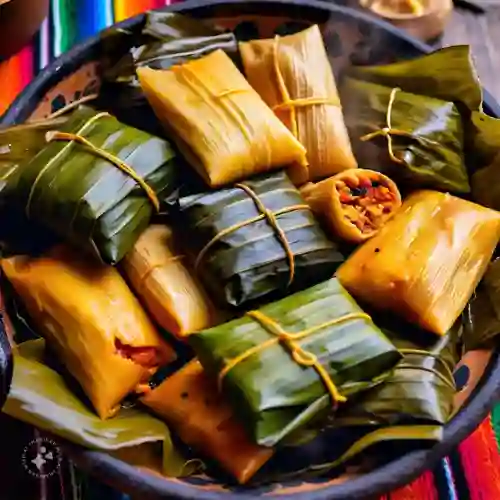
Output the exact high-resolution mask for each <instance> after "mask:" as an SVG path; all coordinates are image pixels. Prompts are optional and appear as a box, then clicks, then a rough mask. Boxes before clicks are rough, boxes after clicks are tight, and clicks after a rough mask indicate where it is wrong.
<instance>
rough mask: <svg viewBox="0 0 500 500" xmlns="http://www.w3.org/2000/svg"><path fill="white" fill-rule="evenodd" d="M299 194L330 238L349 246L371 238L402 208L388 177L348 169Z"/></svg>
mask: <svg viewBox="0 0 500 500" xmlns="http://www.w3.org/2000/svg"><path fill="white" fill-rule="evenodd" d="M300 193H301V194H302V196H303V197H304V200H305V201H306V202H307V203H308V205H309V206H310V207H311V210H312V211H313V212H314V214H315V215H317V216H318V218H320V219H321V220H323V221H324V222H325V223H326V225H327V226H328V227H329V229H330V231H331V234H332V235H333V236H337V237H340V238H343V239H345V240H347V241H349V242H352V243H361V242H362V241H365V240H367V239H369V238H371V237H373V236H374V235H375V234H377V232H378V231H379V230H380V228H381V227H382V226H383V225H384V224H385V223H386V222H387V221H388V220H389V219H391V218H392V217H393V216H394V214H395V213H396V212H397V210H398V209H399V208H400V207H401V195H400V193H399V190H398V188H397V186H396V184H395V183H394V182H393V181H392V180H391V179H389V177H387V176H385V175H383V174H381V173H380V172H374V171H373V170H365V169H362V168H356V169H350V170H347V171H345V172H341V173H340V174H337V175H334V176H333V177H331V178H329V179H325V180H323V181H320V182H317V183H308V184H306V185H305V186H304V187H303V188H302V189H301V190H300Z"/></svg>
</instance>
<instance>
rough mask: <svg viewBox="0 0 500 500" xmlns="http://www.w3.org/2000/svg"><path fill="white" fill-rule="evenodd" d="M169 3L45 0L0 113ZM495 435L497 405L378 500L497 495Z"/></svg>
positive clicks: (1, 69) (6, 84)
mask: <svg viewBox="0 0 500 500" xmlns="http://www.w3.org/2000/svg"><path fill="white" fill-rule="evenodd" d="M174 1H175V0H174ZM169 3H173V2H170V1H169V0H51V2H50V15H49V18H48V19H46V20H45V22H44V23H43V25H42V27H41V29H40V32H39V33H38V34H37V35H36V36H35V38H34V40H33V42H32V43H31V45H29V46H27V47H25V48H24V49H23V50H21V51H20V52H19V53H18V54H17V55H15V56H14V57H12V58H11V59H9V60H8V61H5V62H3V63H1V64H0V81H1V82H2V91H1V93H0V114H2V113H3V112H4V111H5V110H6V109H7V108H8V106H9V105H10V103H11V102H12V100H13V99H14V98H15V97H16V95H17V94H18V93H19V92H20V91H21V90H22V89H23V88H24V87H25V86H26V85H27V84H28V83H29V82H30V81H31V80H32V78H33V77H34V76H35V75H36V74H37V72H38V71H39V70H40V69H41V68H44V67H45V66H46V65H47V64H48V63H49V62H50V61H51V60H52V59H53V58H55V57H57V56H59V55H60V54H62V53H63V52H65V51H66V50H69V49H70V48H71V47H72V46H73V45H74V44H76V43H78V42H80V41H81V40H83V39H85V38H87V37H89V36H91V35H93V34H94V33H96V32H98V31H100V30H102V29H103V28H105V27H107V26H109V25H110V24H112V23H114V22H118V21H122V20H124V19H126V18H128V17H130V16H133V15H136V14H138V13H141V12H144V11H146V10H149V9H154V8H158V7H162V6H164V5H168V4H169ZM499 436H500V406H498V407H497V408H496V409H495V410H494V411H493V413H492V414H491V415H490V416H489V417H488V418H487V419H485V420H484V422H483V423H482V424H481V425H480V426H479V428H478V429H477V430H476V431H475V432H474V433H473V434H472V435H471V436H470V437H469V438H468V439H466V440H465V441H464V442H463V443H462V444H461V445H460V446H459V447H458V448H457V449H456V450H454V452H453V453H452V454H451V455H450V456H449V457H447V458H445V459H443V460H441V462H440V463H439V465H438V466H437V467H436V468H435V469H434V470H432V471H428V472H426V473H425V474H423V475H422V476H421V477H420V478H419V479H417V480H416V481H414V482H413V483H412V484H410V485H408V486H406V487H404V488H401V489H399V490H397V491H394V492H392V493H388V494H387V495H385V496H384V497H382V498H381V499H380V500H469V499H470V500H500V452H499V447H498V437H499ZM62 486H63V485H62V484H61V488H62ZM96 488H97V489H93V488H91V491H93V493H92V494H91V495H90V496H89V499H90V498H92V500H95V499H96V498H97V496H99V497H101V496H102V495H101V494H98V493H97V490H98V489H99V488H100V486H96ZM103 491H106V493H103V495H104V496H103V498H104V497H106V498H108V499H109V498H110V495H109V491H107V490H106V489H104V490H103ZM61 493H62V492H61ZM0 496H1V495H0ZM63 496H64V497H66V495H63ZM42 497H43V495H42ZM67 498H72V496H68V497H67Z"/></svg>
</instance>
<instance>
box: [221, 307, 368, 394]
mask: <svg viewBox="0 0 500 500" xmlns="http://www.w3.org/2000/svg"><path fill="white" fill-rule="evenodd" d="M246 316H248V317H250V318H252V319H253V320H254V321H256V322H257V323H259V324H260V326H262V328H264V330H266V331H267V332H269V333H270V334H272V335H273V337H271V338H270V339H269V340H266V341H265V342H262V343H261V344H259V345H256V346H254V347H251V348H250V349H247V350H246V351H244V352H242V353H241V354H239V355H238V356H236V357H235V358H233V359H230V360H229V361H227V363H226V364H225V366H224V368H223V369H222V370H221V371H220V372H219V376H218V384H219V391H220V390H221V389H222V383H223V381H224V377H225V376H226V375H227V374H228V372H229V371H230V370H232V369H233V368H234V367H235V366H236V365H238V364H239V363H242V362H243V361H245V360H246V359H248V358H249V357H250V356H253V355H254V354H257V353H259V352H261V351H263V350H264V349H268V348H269V347H272V346H273V345H276V344H278V343H280V344H282V345H283V347H285V348H286V349H287V350H288V352H289V353H290V355H291V357H292V359H293V360H294V361H295V362H296V363H297V364H299V365H301V366H304V367H306V368H307V367H312V368H314V369H315V370H316V372H317V373H318V375H319V376H320V378H321V380H322V381H323V383H324V384H325V387H326V389H327V390H328V392H329V394H330V397H331V399H332V402H333V403H334V404H336V403H344V402H346V401H347V398H346V397H345V396H343V395H342V394H340V392H339V390H338V389H337V387H336V385H335V384H334V382H333V380H332V379H331V377H330V375H329V373H328V371H327V370H326V369H325V367H324V366H323V365H322V364H321V363H320V362H319V361H318V358H317V357H316V356H315V355H314V354H313V353H312V352H309V351H306V350H305V349H303V348H302V347H301V346H300V345H299V344H298V343H297V341H299V340H302V339H305V338H306V337H308V336H310V335H313V334H315V333H317V332H319V331H320V330H323V329H325V328H328V327H330V326H334V325H338V324H340V323H344V322H346V321H350V320H356V319H364V320H367V321H371V317H370V316H368V314H366V313H363V312H358V313H349V314H345V315H344V316H340V317H338V318H334V319H331V320H328V321H325V322H324V323H321V324H319V325H316V326H313V327H311V328H308V329H306V330H303V331H302V332H296V333H290V332H287V331H285V330H284V329H283V327H282V326H281V325H279V324H278V323H277V322H276V321H275V320H273V319H272V318H269V317H268V316H266V315H265V314H264V313H262V312H260V311H249V312H247V313H246Z"/></svg>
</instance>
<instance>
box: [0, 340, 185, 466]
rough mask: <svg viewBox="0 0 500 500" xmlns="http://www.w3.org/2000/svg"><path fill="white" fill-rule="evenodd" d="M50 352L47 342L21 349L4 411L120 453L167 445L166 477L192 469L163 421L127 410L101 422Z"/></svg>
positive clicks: (87, 444)
mask: <svg viewBox="0 0 500 500" xmlns="http://www.w3.org/2000/svg"><path fill="white" fill-rule="evenodd" d="M44 349H45V343H44V341H43V340H41V339H40V340H32V341H29V342H25V343H23V344H20V345H19V346H18V348H17V349H16V352H15V358H14V378H13V382H12V387H11V390H10V394H9V397H8V399H7V402H6V403H5V406H4V407H3V409H2V411H3V412H4V413H6V414H7V415H10V416H11V417H13V418H16V419H18V420H22V421H23V422H26V423H28V424H30V425H34V426H36V427H38V428H40V429H43V430H45V431H49V432H51V433H52V434H54V435H56V436H59V437H61V438H64V439H67V440H69V441H71V442H73V443H76V444H79V445H83V446H85V447H88V448H91V449H95V450H101V451H107V452H115V451H117V450H120V449H123V448H130V447H136V446H137V447H139V446H143V445H145V444H147V443H150V444H151V445H154V444H155V443H161V444H162V445H163V466H164V468H163V473H164V474H166V475H169V476H180V475H183V474H185V473H186V472H187V470H188V469H189V465H188V464H187V463H186V461H185V460H184V459H183V458H182V457H181V456H180V455H179V454H178V452H177V450H176V449H175V447H174V445H173V443H172V441H171V438H170V433H169V430H168V428H167V426H166V425H165V424H164V423H163V422H161V421H160V420H158V419H156V418H154V417H152V416H151V415H149V414H148V413H146V412H141V411H139V410H136V409H133V408H127V409H125V408H124V409H122V410H121V411H120V412H119V413H118V415H117V416H116V417H115V418H112V419H108V420H101V419H99V418H98V417H97V416H96V415H94V413H92V412H91V411H90V410H89V409H88V408H87V407H86V406H85V405H84V404H83V403H82V402H81V401H80V400H79V399H78V398H77V397H76V396H75V395H73V393H72V392H71V391H70V390H69V389H68V387H67V386H66V383H65V382H64V380H63V378H62V377H61V376H60V375H59V374H58V373H57V372H55V371H54V370H52V369H51V368H49V367H48V366H46V365H45V364H44V361H43V359H44ZM186 466H187V468H186Z"/></svg>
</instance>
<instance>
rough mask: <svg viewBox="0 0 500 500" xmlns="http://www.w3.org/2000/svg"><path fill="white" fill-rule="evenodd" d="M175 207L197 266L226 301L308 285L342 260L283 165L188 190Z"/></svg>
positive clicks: (236, 304)
mask: <svg viewBox="0 0 500 500" xmlns="http://www.w3.org/2000/svg"><path fill="white" fill-rule="evenodd" d="M258 203H261V204H262V206H260V207H259V206H258ZM175 209H176V210H177V211H178V213H177V215H178V216H179V224H182V228H183V229H184V230H185V231H188V234H189V245H190V247H191V249H192V252H194V253H195V256H196V259H195V269H196V271H197V273H198V275H199V276H200V278H201V279H202V281H203V283H204V284H205V286H206V287H207V289H208V290H209V291H210V292H211V295H210V296H211V297H213V299H214V300H218V301H219V303H220V305H221V306H232V307H241V306H244V305H247V304H249V303H253V302H255V301H261V300H264V299H267V300H268V299H272V298H274V297H280V296H283V295H286V294H288V293H290V292H293V291H297V290H301V289H304V288H306V287H308V286H311V285H313V284H316V283H319V282H320V281H323V280H325V279H328V278H329V277H330V276H332V274H333V273H334V272H335V270H336V269H337V267H338V266H339V265H340V264H341V262H343V256H342V255H341V254H340V252H339V251H338V249H337V247H336V246H335V244H334V243H332V242H331V241H330V240H328V238H327V237H326V235H325V234H324V233H323V231H322V229H321V228H320V227H319V225H318V223H317V221H316V220H315V218H314V216H313V214H312V213H311V211H310V209H309V206H308V205H307V204H305V203H304V201H303V199H302V197H301V196H300V193H299V192H298V191H297V189H296V188H295V187H294V186H293V184H292V183H291V182H290V180H289V179H288V177H287V176H286V174H285V173H284V172H278V173H274V174H267V175H261V176H258V177H254V178H252V179H251V180H249V181H246V182H244V183H241V184H237V185H236V186H235V187H231V188H226V189H221V190H218V191H211V192H207V193H201V194H194V195H190V196H185V197H182V198H181V199H180V200H178V202H177V206H176V208H174V210H175ZM263 210H269V211H270V212H272V215H269V213H267V215H265V214H264V213H263Z"/></svg>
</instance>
